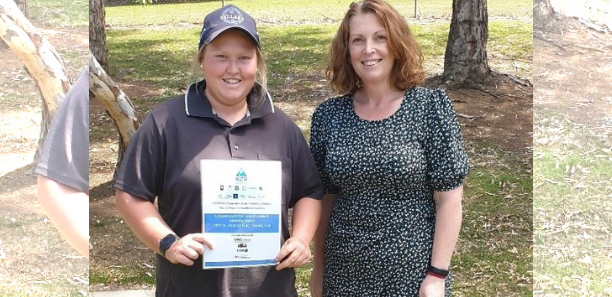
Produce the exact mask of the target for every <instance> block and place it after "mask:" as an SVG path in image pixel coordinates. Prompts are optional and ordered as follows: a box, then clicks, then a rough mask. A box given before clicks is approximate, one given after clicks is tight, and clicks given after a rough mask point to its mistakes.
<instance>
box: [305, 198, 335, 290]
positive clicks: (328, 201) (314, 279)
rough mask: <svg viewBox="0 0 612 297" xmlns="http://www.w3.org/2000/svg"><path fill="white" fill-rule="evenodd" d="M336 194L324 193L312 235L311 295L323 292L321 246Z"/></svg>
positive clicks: (322, 245) (323, 243)
mask: <svg viewBox="0 0 612 297" xmlns="http://www.w3.org/2000/svg"><path fill="white" fill-rule="evenodd" d="M336 197H337V195H336V194H326V195H325V196H323V208H322V210H321V220H320V221H319V226H318V227H317V231H316V232H315V236H314V239H313V240H314V255H313V258H314V259H313V262H314V265H313V266H314V267H313V269H312V274H311V275H310V283H309V285H310V294H312V297H319V296H321V294H323V264H324V260H325V259H324V258H323V252H324V251H323V248H324V246H325V235H326V234H327V229H328V227H329V219H330V218H331V213H332V210H333V208H334V205H335V204H336Z"/></svg>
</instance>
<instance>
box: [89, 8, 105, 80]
mask: <svg viewBox="0 0 612 297" xmlns="http://www.w3.org/2000/svg"><path fill="white" fill-rule="evenodd" d="M104 18H105V15H104V0H89V49H90V50H91V52H92V53H93V55H94V57H95V58H96V60H98V63H99V64H100V65H101V66H102V69H104V71H105V72H108V59H107V52H106V32H105V29H104V27H105V25H106V23H105V20H104Z"/></svg>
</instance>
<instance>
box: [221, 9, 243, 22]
mask: <svg viewBox="0 0 612 297" xmlns="http://www.w3.org/2000/svg"><path fill="white" fill-rule="evenodd" d="M220 19H221V20H222V21H224V22H226V23H228V24H240V23H242V22H243V21H244V17H243V16H242V12H240V11H239V10H237V9H236V8H234V7H230V8H228V9H226V10H224V11H223V13H222V14H221V18H220Z"/></svg>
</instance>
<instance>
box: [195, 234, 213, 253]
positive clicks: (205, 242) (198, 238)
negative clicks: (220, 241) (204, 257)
mask: <svg viewBox="0 0 612 297" xmlns="http://www.w3.org/2000/svg"><path fill="white" fill-rule="evenodd" d="M192 238H193V240H195V241H197V242H199V243H201V244H203V245H205V246H206V247H207V248H209V249H211V250H212V249H213V246H212V244H211V243H210V242H208V240H206V237H205V236H204V234H203V233H195V234H193V237H192Z"/></svg>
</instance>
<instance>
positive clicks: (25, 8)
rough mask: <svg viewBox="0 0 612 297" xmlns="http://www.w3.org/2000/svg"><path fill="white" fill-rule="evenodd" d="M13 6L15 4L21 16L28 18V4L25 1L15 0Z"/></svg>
mask: <svg viewBox="0 0 612 297" xmlns="http://www.w3.org/2000/svg"><path fill="white" fill-rule="evenodd" d="M15 4H17V7H19V9H20V10H21V12H22V13H23V15H24V16H25V17H26V18H27V17H28V2H26V0H15Z"/></svg>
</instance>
